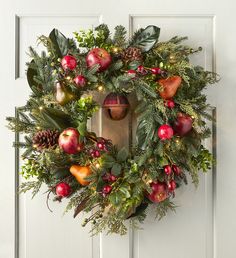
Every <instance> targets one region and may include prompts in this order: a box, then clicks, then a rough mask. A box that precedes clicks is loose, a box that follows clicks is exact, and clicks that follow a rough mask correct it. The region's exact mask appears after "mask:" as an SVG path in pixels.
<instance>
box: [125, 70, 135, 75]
mask: <svg viewBox="0 0 236 258" xmlns="http://www.w3.org/2000/svg"><path fill="white" fill-rule="evenodd" d="M127 74H128V75H130V76H135V75H136V71H135V70H128V71H127Z"/></svg>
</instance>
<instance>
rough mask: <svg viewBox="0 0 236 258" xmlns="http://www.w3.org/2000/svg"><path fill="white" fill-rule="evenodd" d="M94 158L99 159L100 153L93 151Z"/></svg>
mask: <svg viewBox="0 0 236 258" xmlns="http://www.w3.org/2000/svg"><path fill="white" fill-rule="evenodd" d="M94 156H95V157H96V158H99V157H100V156H101V154H100V151H98V150H95V151H94Z"/></svg>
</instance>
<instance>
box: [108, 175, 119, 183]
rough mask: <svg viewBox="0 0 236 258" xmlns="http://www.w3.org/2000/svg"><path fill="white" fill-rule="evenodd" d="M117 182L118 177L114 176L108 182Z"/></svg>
mask: <svg viewBox="0 0 236 258" xmlns="http://www.w3.org/2000/svg"><path fill="white" fill-rule="evenodd" d="M116 180H117V177H116V176H114V175H112V174H110V176H109V179H108V181H109V182H115V181H116Z"/></svg>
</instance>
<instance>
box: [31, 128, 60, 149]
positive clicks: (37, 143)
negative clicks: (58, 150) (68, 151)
mask: <svg viewBox="0 0 236 258" xmlns="http://www.w3.org/2000/svg"><path fill="white" fill-rule="evenodd" d="M59 135H60V133H59V132H58V131H57V130H50V129H47V130H43V131H39V132H37V133H36V134H35V135H34V136H33V146H34V147H35V148H36V149H37V150H43V149H48V148H54V147H55V146H56V145H57V144H58V138H59Z"/></svg>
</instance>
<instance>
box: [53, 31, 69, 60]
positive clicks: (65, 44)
mask: <svg viewBox="0 0 236 258" xmlns="http://www.w3.org/2000/svg"><path fill="white" fill-rule="evenodd" d="M49 38H50V40H51V41H52V43H53V46H54V48H55V51H56V53H57V55H58V57H63V56H65V55H66V54H67V53H68V49H69V40H68V39H67V38H66V37H65V36H64V35H63V34H62V33H61V32H60V31H59V30H57V29H53V30H52V31H51V33H50V34H49Z"/></svg>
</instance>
